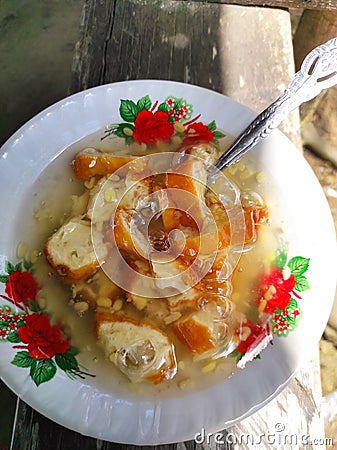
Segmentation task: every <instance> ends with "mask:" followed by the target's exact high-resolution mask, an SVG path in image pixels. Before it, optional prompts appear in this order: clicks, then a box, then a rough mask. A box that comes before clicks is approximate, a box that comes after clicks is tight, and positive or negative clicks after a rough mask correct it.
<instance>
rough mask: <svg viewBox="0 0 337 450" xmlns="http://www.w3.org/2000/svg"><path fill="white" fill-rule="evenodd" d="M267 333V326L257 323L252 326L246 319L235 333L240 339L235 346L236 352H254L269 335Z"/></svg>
mask: <svg viewBox="0 0 337 450" xmlns="http://www.w3.org/2000/svg"><path fill="white" fill-rule="evenodd" d="M269 332H270V331H269V329H268V324H267V325H264V326H263V325H262V324H261V323H257V324H256V325H254V324H253V322H251V321H250V320H249V319H247V320H246V321H245V322H243V323H242V324H241V325H240V327H239V328H238V329H237V330H236V332H235V334H236V336H238V337H239V339H240V342H239V345H238V346H237V350H238V352H240V353H242V354H243V353H247V352H249V351H252V350H254V348H256V347H257V345H258V344H260V342H262V341H263V340H264V339H265V338H266V337H267V336H268V335H269Z"/></svg>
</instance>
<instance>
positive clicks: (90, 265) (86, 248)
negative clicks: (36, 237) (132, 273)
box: [44, 217, 107, 284]
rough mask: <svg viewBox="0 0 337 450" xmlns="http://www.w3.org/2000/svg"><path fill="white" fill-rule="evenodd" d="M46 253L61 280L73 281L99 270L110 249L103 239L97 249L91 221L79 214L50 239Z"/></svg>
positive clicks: (45, 248)
mask: <svg viewBox="0 0 337 450" xmlns="http://www.w3.org/2000/svg"><path fill="white" fill-rule="evenodd" d="M95 250H96V252H98V256H96V252H95ZM44 253H45V255H46V258H47V260H48V262H49V264H50V265H51V266H52V267H53V268H54V269H55V270H56V271H57V273H58V274H59V275H60V277H61V280H62V281H64V282H65V283H70V284H71V283H76V282H77V281H80V280H83V279H85V278H88V277H89V276H90V275H92V274H93V273H95V272H96V270H97V269H98V267H99V265H100V263H99V260H103V259H104V258H105V257H106V255H107V248H106V246H105V245H104V244H103V242H102V243H101V244H100V246H97V245H96V248H95V249H94V246H93V243H92V239H91V224H90V222H89V221H86V220H82V219H81V218H80V217H75V218H72V219H70V220H69V221H68V222H66V223H65V224H64V225H63V226H61V228H59V229H58V230H57V231H56V232H55V233H54V234H53V235H52V236H51V237H50V238H49V239H48V241H47V243H46V245H45V247H44Z"/></svg>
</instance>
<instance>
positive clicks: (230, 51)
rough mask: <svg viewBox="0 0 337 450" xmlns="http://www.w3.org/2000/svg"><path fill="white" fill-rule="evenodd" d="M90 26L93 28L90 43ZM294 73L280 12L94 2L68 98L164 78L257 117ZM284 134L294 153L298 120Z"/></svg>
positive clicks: (171, 1) (130, 0)
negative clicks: (226, 99)
mask: <svg viewBox="0 0 337 450" xmlns="http://www.w3.org/2000/svg"><path fill="white" fill-rule="evenodd" d="M109 8H110V7H109ZM112 17H113V26H112V21H111V18H112ZM91 23H93V24H94V26H96V25H97V24H99V29H98V30H96V28H95V32H96V33H97V35H95V39H94V40H93V39H92V36H93V33H92V32H91V31H90V29H89V27H91V25H90V24H91ZM242 36H245V42H246V43H249V44H248V47H247V45H246V44H245V45H243V43H242ZM98 61H100V62H101V67H100V68H98V67H97V64H98ZM293 72H294V63H293V57H292V41H291V25H290V20H289V14H288V12H286V11H283V10H273V9H270V8H259V9H255V8H245V7H240V6H230V5H224V4H222V5H220V4H215V3H212V4H211V3H200V2H186V1H184V0H180V1H178V0H166V1H165V2H163V0H151V2H147V1H146V0H124V1H123V2H120V1H115V2H114V7H113V8H112V7H111V8H110V10H107V7H106V2H103V4H102V5H100V3H99V2H98V1H96V0H94V1H93V2H86V6H85V9H84V18H83V22H82V26H81V32H80V44H79V45H78V46H77V49H76V56H75V59H74V66H73V74H74V76H73V80H72V85H71V92H77V91H79V90H82V89H86V88H89V87H92V86H96V85H100V84H104V83H109V82H113V81H119V80H128V79H143V78H144V79H148V78H156V79H170V80H176V81H183V82H187V83H191V84H198V85H200V86H203V87H206V88H209V89H213V90H216V91H219V92H222V93H225V94H226V95H228V96H230V97H232V98H233V99H235V100H237V101H238V102H240V103H243V104H245V105H246V106H248V107H249V108H251V109H253V110H255V111H256V112H261V111H262V110H263V109H264V108H265V107H266V106H268V105H269V104H270V103H271V102H272V101H273V100H275V99H276V97H277V96H278V95H279V94H280V93H281V92H282V90H284V89H285V88H286V86H287V84H288V82H289V80H290V78H291V74H292V73H293ZM275 80H277V83H275ZM257 93H258V95H256V94H257ZM290 124H291V125H290ZM282 130H283V131H284V132H285V133H286V134H287V135H288V136H289V137H290V139H291V140H292V141H294V142H295V144H296V145H297V146H300V141H299V121H298V115H297V114H293V115H292V116H291V117H290V119H289V120H287V121H285V123H284V124H283V125H282Z"/></svg>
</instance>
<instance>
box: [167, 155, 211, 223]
mask: <svg viewBox="0 0 337 450" xmlns="http://www.w3.org/2000/svg"><path fill="white" fill-rule="evenodd" d="M206 183H207V170H206V166H205V164H204V163H203V162H202V161H201V160H199V159H197V158H188V159H187V160H186V161H183V162H182V163H181V164H179V166H177V167H175V168H174V169H172V170H171V171H168V172H167V174H166V182H165V184H166V188H167V190H168V198H169V205H171V207H169V208H167V209H165V210H164V211H163V213H162V218H163V223H164V226H165V230H166V231H171V230H173V229H176V228H179V226H180V225H183V226H187V227H193V228H197V229H201V228H202V224H203V219H204V216H205V213H206V210H207V208H206V205H205V202H204V200H205V192H206Z"/></svg>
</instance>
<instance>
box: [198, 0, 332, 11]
mask: <svg viewBox="0 0 337 450" xmlns="http://www.w3.org/2000/svg"><path fill="white" fill-rule="evenodd" d="M193 1H197V2H198V1H199V2H208V3H223V4H228V5H241V6H267V7H273V8H287V9H292V8H299V9H316V10H324V9H328V10H337V4H336V2H335V0H193Z"/></svg>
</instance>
